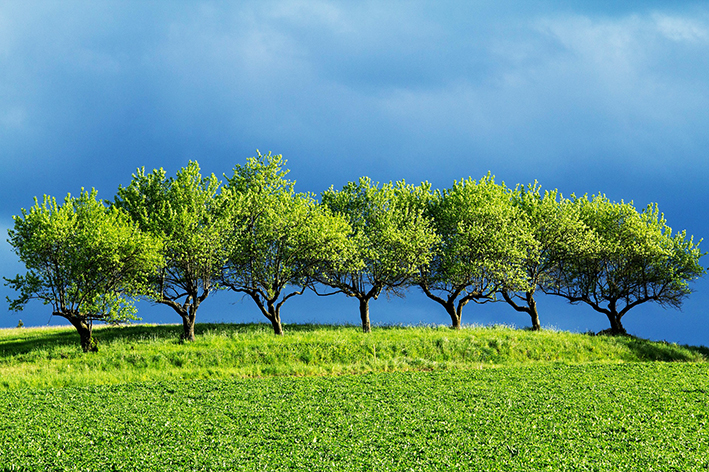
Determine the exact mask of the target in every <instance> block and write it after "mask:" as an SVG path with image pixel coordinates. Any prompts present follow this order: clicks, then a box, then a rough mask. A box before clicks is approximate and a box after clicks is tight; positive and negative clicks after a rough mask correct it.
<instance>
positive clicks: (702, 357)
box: [603, 335, 709, 362]
mask: <svg viewBox="0 0 709 472" xmlns="http://www.w3.org/2000/svg"><path fill="white" fill-rule="evenodd" d="M603 336H605V335H603ZM617 339H618V341H619V342H620V343H621V344H624V345H625V346H627V348H628V349H629V350H630V351H631V352H632V353H633V354H634V355H635V356H637V359H638V360H640V361H660V362H691V361H709V348H708V347H706V346H689V345H686V344H684V345H679V344H674V343H668V342H666V341H650V340H648V339H643V338H638V337H635V336H630V335H621V336H617Z"/></svg>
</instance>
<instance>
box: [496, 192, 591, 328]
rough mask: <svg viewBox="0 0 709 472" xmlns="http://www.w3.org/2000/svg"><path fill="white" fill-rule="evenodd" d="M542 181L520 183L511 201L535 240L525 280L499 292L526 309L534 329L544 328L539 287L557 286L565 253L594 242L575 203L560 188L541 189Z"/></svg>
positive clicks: (585, 248) (516, 306) (581, 249)
mask: <svg viewBox="0 0 709 472" xmlns="http://www.w3.org/2000/svg"><path fill="white" fill-rule="evenodd" d="M540 190H541V187H540V185H539V184H538V183H537V182H535V183H534V184H530V185H527V186H526V187H524V186H517V188H516V189H515V191H514V192H513V193H512V203H513V205H514V206H515V207H516V208H518V209H519V210H520V216H521V217H523V218H525V220H526V223H527V226H528V228H529V229H530V231H531V233H532V236H533V238H534V241H535V242H536V244H530V245H527V246H526V247H527V252H526V254H525V256H524V260H523V269H524V276H525V280H524V283H523V284H522V285H518V287H516V289H515V287H509V286H506V285H501V286H500V294H501V295H502V297H503V299H504V301H506V302H507V303H508V304H509V305H510V306H512V308H514V309H515V310H516V311H518V312H522V313H527V314H528V315H529V316H530V318H531V321H532V330H534V331H537V330H539V329H541V325H540V323H539V313H538V310H537V302H536V300H535V299H534V295H535V293H536V291H537V289H539V288H542V290H543V288H544V287H546V286H555V285H556V281H555V280H554V276H555V275H556V274H557V273H558V272H557V268H558V265H559V264H560V262H561V260H562V258H563V256H564V254H571V253H572V252H575V253H577V254H581V253H583V252H584V251H588V250H590V248H591V247H592V245H593V243H594V239H593V236H592V234H591V232H590V230H589V229H588V227H587V226H586V225H585V224H584V223H583V222H582V221H581V219H580V217H579V215H578V211H577V209H576V208H575V207H573V206H571V205H569V204H568V201H567V200H565V199H564V198H563V197H562V196H561V194H560V193H559V192H558V191H557V190H553V191H545V192H544V194H542V193H541V192H540Z"/></svg>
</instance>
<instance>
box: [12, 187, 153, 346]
mask: <svg viewBox="0 0 709 472" xmlns="http://www.w3.org/2000/svg"><path fill="white" fill-rule="evenodd" d="M96 194H97V192H96V191H95V190H92V191H91V192H87V191H84V190H83V189H82V191H81V192H80V194H79V196H78V197H73V196H71V195H67V197H66V198H65V199H64V203H63V204H61V205H60V204H58V203H57V201H56V199H55V198H52V197H49V196H46V195H45V197H44V200H43V202H42V203H41V204H40V203H39V202H38V201H37V199H35V204H34V206H33V207H32V208H30V209H29V211H27V210H24V209H23V210H22V214H21V215H20V216H15V217H14V220H15V224H14V228H13V229H10V230H9V231H8V234H9V236H10V237H9V240H8V241H9V242H10V245H11V246H12V247H13V249H14V251H15V253H16V254H17V255H18V256H19V258H20V260H21V261H22V262H23V263H24V264H25V266H26V267H27V273H26V274H25V275H17V276H16V277H15V278H13V279H6V281H7V285H9V286H10V287H12V288H13V289H15V290H17V291H18V292H19V294H20V295H19V297H18V298H17V299H15V300H12V301H11V303H10V308H11V309H14V310H21V309H22V308H23V307H24V306H25V305H26V304H27V302H28V301H30V300H32V299H37V300H40V301H42V302H43V303H44V304H46V305H51V307H52V314H53V315H55V316H61V317H63V318H66V319H67V320H68V321H69V322H70V323H71V324H72V325H74V327H76V329H77V331H78V332H79V335H80V338H81V346H82V348H83V349H84V351H95V350H97V345H96V341H95V340H94V338H93V336H92V326H93V322H94V321H103V322H108V323H116V322H120V321H125V320H130V319H136V317H135V313H136V310H135V306H134V304H133V298H132V297H134V296H137V295H140V294H143V293H146V292H147V291H149V288H148V280H149V277H150V275H151V274H152V273H153V271H154V270H155V269H156V268H157V267H159V266H160V264H161V260H162V257H161V253H160V249H161V243H160V241H159V240H158V239H156V238H154V237H152V236H151V235H149V234H146V233H143V232H141V231H140V230H139V229H138V227H137V226H136V225H135V224H134V223H133V222H132V221H131V220H130V219H129V217H128V216H127V215H126V214H125V213H124V212H123V211H121V210H119V209H117V208H107V207H106V206H105V205H104V204H103V203H102V202H100V201H98V200H97V199H96Z"/></svg>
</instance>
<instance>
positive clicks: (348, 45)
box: [0, 1, 709, 330]
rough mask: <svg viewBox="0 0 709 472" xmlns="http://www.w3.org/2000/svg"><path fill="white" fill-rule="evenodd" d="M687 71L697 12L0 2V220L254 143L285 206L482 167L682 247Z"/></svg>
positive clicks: (706, 61)
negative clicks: (645, 215) (586, 203)
mask: <svg viewBox="0 0 709 472" xmlns="http://www.w3.org/2000/svg"><path fill="white" fill-rule="evenodd" d="M707 77H709V8H707V7H706V4H705V3H704V2H661V1H652V2H610V1H609V2H581V1H578V2H544V1H536V2H535V1H530V2H492V1H490V2H467V1H451V2H423V1H419V2H416V1H413V2H396V1H392V2H364V3H356V4H355V3H352V2H335V1H265V2H264V1H243V2H88V1H87V2H76V1H75V2H71V1H70V2H32V3H27V2H6V3H4V4H3V5H2V6H0V172H2V175H3V185H2V186H0V210H1V213H0V226H3V227H8V226H10V225H11V224H12V221H11V215H13V214H17V213H18V212H19V209H20V207H27V206H30V205H31V204H32V197H33V196H35V195H39V196H41V195H42V194H43V193H49V194H52V195H55V196H58V197H63V196H64V195H66V193H67V192H72V193H74V194H76V193H77V192H78V190H79V188H81V187H82V186H83V187H96V188H98V189H99V196H101V197H103V198H111V197H112V195H113V193H114V192H115V189H116V188H117V186H118V185H119V184H124V185H125V184H127V183H128V181H129V180H130V174H131V172H133V171H134V170H135V168H136V167H139V166H145V167H146V168H148V169H152V168H155V167H165V168H166V169H167V170H168V171H169V172H174V171H175V170H176V169H178V168H179V167H181V166H183V165H185V164H186V162H187V160H189V159H197V160H198V161H199V162H200V164H201V165H202V167H203V169H204V170H205V171H207V172H214V173H216V174H217V175H221V173H222V172H227V173H228V172H230V170H231V168H232V167H233V165H234V164H236V163H239V162H242V161H243V160H244V158H246V157H248V156H251V155H253V154H254V153H255V149H256V148H259V149H260V150H261V151H264V152H267V151H269V150H270V151H274V152H276V153H283V154H284V156H285V157H286V158H287V159H288V160H289V167H290V168H291V170H292V172H291V176H292V177H293V178H294V179H296V180H297V181H298V185H299V187H300V189H301V190H309V191H314V192H320V191H322V190H324V189H325V188H327V187H328V186H329V185H331V184H333V185H335V186H336V187H339V186H341V185H342V184H344V183H345V182H346V181H347V180H352V179H355V178H356V177H358V176H360V175H369V176H371V177H372V178H373V179H374V180H380V181H385V180H390V179H399V178H406V180H408V181H412V182H417V181H420V180H430V181H431V182H432V183H433V184H434V185H436V186H439V187H442V186H447V185H449V184H450V183H451V182H452V180H453V179H457V178H461V177H466V176H468V175H472V176H473V177H477V176H480V175H482V174H484V173H485V172H487V171H488V170H490V171H492V172H493V173H495V174H497V176H498V178H499V179H500V180H505V181H506V182H507V183H508V184H514V183H517V182H529V181H532V180H534V179H538V180H539V181H540V182H541V183H542V184H543V185H545V186H547V187H552V188H553V187H559V188H560V189H561V190H562V191H563V192H564V193H566V194H568V193H571V192H576V193H585V192H597V191H603V192H606V193H608V194H609V196H610V197H611V198H614V199H617V200H620V199H622V198H623V199H626V200H635V201H636V203H637V204H638V206H644V205H645V204H646V203H649V202H652V201H657V202H659V203H660V207H661V209H663V210H664V211H665V212H666V213H667V216H668V219H669V221H670V224H671V225H673V226H674V227H675V228H676V229H683V228H687V229H688V230H689V231H690V232H693V233H694V234H697V235H699V236H701V235H702V234H707V233H709V227H708V226H707V223H706V217H705V216H702V215H705V213H702V212H703V211H704V210H702V208H706V206H707V205H709V197H707V192H706V190H705V188H704V184H705V180H706V178H707V177H708V176H709V161H707V159H706V156H705V150H706V149H707V145H709V138H707V133H706V132H705V130H706V129H707V127H708V125H709V115H707V113H706V110H707V109H708V105H709V81H708V80H707ZM12 257H14V256H12V255H11V254H10V255H8V254H7V249H5V253H4V255H3V257H2V259H0V260H1V261H3V264H5V265H7V264H11V262H5V261H11V259H12ZM3 275H4V274H3ZM706 285H707V284H706V282H704V281H703V282H701V283H700V284H698V285H697V286H698V287H699V288H700V293H698V294H696V295H695V297H697V298H699V299H701V297H709V295H707V294H706V293H705V292H706V291H707V286H706ZM702 293H704V294H702ZM343 303H344V302H343ZM1 320H2V317H0V323H1V322H2V321H1ZM704 326H706V325H704ZM706 330H709V328H706Z"/></svg>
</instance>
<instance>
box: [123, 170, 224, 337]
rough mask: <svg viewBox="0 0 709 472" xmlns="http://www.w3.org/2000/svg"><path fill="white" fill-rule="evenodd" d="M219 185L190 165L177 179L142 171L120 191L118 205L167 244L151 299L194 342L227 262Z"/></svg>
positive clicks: (155, 171)
mask: <svg viewBox="0 0 709 472" xmlns="http://www.w3.org/2000/svg"><path fill="white" fill-rule="evenodd" d="M219 185H220V182H219V180H218V179H217V178H216V177H215V176H214V174H212V175H211V176H209V177H202V175H201V174H200V169H199V164H197V162H193V161H190V162H189V164H188V165H187V167H184V168H182V169H180V170H179V171H178V172H177V174H176V176H175V177H170V178H168V177H167V176H166V173H165V171H164V170H163V169H162V168H161V169H155V170H154V171H153V172H152V173H150V174H146V173H145V169H138V171H137V172H136V173H135V174H133V179H132V181H131V183H130V185H128V186H127V187H120V188H119V189H118V194H117V196H116V198H115V201H114V206H116V207H118V208H121V209H123V210H125V211H126V212H127V213H128V214H129V215H130V216H131V217H132V218H133V219H134V220H135V221H136V222H137V223H138V225H139V226H140V228H141V229H142V230H143V231H146V232H149V233H151V234H153V235H154V236H155V237H157V238H159V239H160V240H161V241H162V242H163V256H164V258H163V261H164V262H163V264H162V266H161V267H160V269H159V271H157V273H156V276H155V277H153V278H152V290H151V291H150V292H149V296H150V298H151V299H152V300H154V301H155V302H157V303H161V304H164V305H167V306H169V307H170V308H172V309H173V310H175V312H177V313H178V314H179V315H180V317H181V318H182V324H183V333H182V339H183V340H186V341H192V340H194V323H195V319H196V316H197V309H198V308H199V306H200V304H201V303H202V302H203V301H204V300H205V299H206V298H207V296H208V295H209V294H210V293H211V292H212V291H213V290H214V289H215V288H216V287H217V286H216V285H215V280H216V278H217V277H218V276H219V273H220V270H221V267H222V265H223V262H224V235H225V233H226V229H227V227H226V220H225V218H223V217H222V215H221V214H220V209H219V201H218V199H217V192H218V190H219Z"/></svg>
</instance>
